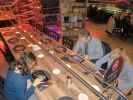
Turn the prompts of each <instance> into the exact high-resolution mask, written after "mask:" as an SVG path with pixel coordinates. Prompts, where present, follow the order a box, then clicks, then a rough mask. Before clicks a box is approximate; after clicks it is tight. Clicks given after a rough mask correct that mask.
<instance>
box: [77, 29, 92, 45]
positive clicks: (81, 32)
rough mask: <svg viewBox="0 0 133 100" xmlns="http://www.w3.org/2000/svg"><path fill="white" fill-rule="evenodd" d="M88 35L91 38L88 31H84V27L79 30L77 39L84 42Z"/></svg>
mask: <svg viewBox="0 0 133 100" xmlns="http://www.w3.org/2000/svg"><path fill="white" fill-rule="evenodd" d="M88 37H90V38H91V36H90V33H89V32H86V31H85V30H84V29H82V30H80V34H79V41H80V42H82V43H85V42H86V41H87V40H88Z"/></svg>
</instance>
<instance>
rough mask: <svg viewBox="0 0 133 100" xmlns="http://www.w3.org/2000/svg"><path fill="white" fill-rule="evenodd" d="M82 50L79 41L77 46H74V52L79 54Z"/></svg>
mask: <svg viewBox="0 0 133 100" xmlns="http://www.w3.org/2000/svg"><path fill="white" fill-rule="evenodd" d="M80 48H81V46H80V43H79V41H77V42H76V44H75V45H74V48H73V51H74V52H75V53H77V52H79V50H80Z"/></svg>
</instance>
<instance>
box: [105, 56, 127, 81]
mask: <svg viewBox="0 0 133 100" xmlns="http://www.w3.org/2000/svg"><path fill="white" fill-rule="evenodd" d="M123 62H124V61H123V57H121V56H120V57H118V58H116V59H115V60H114V61H113V62H112V64H111V66H110V68H109V69H107V71H106V72H105V74H104V77H103V81H104V82H107V83H111V82H113V81H114V80H116V79H117V78H118V76H119V74H120V73H121V71H122V68H123Z"/></svg>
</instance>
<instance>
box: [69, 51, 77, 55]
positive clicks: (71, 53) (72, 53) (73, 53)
mask: <svg viewBox="0 0 133 100" xmlns="http://www.w3.org/2000/svg"><path fill="white" fill-rule="evenodd" d="M69 55H70V56H75V55H77V53H76V52H70V53H69Z"/></svg>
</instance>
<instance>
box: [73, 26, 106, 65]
mask: <svg viewBox="0 0 133 100" xmlns="http://www.w3.org/2000/svg"><path fill="white" fill-rule="evenodd" d="M73 51H74V52H75V53H76V54H80V55H81V56H88V58H89V60H90V61H92V62H94V63H95V62H96V61H97V60H98V59H100V58H101V57H102V56H103V55H104V52H103V47H102V42H101V41H100V40H99V39H97V38H95V37H93V36H91V34H90V33H88V32H86V31H85V30H84V29H82V30H81V31H80V35H79V38H78V41H77V42H76V44H75V46H74V48H73Z"/></svg>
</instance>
